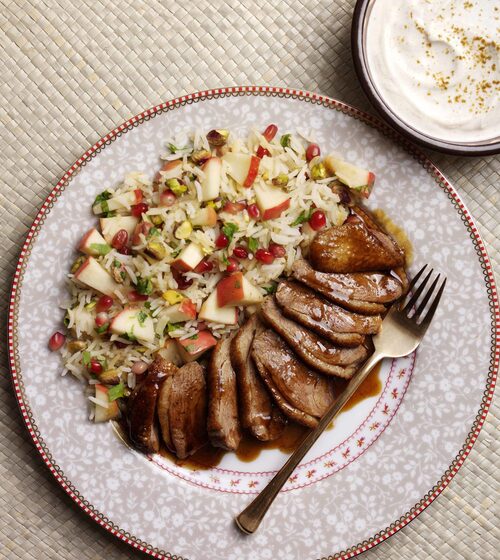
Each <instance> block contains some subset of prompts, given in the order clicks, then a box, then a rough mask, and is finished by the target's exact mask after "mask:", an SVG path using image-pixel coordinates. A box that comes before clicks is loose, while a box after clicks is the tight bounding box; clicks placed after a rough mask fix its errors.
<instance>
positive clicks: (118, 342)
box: [115, 340, 128, 348]
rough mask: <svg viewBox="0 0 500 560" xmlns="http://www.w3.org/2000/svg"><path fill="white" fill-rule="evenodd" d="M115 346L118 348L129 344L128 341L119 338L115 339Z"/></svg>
mask: <svg viewBox="0 0 500 560" xmlns="http://www.w3.org/2000/svg"><path fill="white" fill-rule="evenodd" d="M115 346H116V347H117V348H126V347H127V346H128V344H127V343H126V342H120V341H119V340H115Z"/></svg>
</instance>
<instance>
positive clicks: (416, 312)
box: [414, 274, 441, 321]
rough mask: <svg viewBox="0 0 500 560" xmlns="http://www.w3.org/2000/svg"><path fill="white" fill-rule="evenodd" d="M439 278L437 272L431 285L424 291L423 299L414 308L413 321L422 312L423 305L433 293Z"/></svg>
mask: <svg viewBox="0 0 500 560" xmlns="http://www.w3.org/2000/svg"><path fill="white" fill-rule="evenodd" d="M440 278H441V274H438V275H437V277H436V279H435V280H434V282H433V283H432V286H431V287H430V288H429V289H428V290H427V292H426V293H425V296H424V299H423V300H422V301H421V302H420V303H419V304H418V307H417V309H416V310H415V316H414V319H415V321H417V320H418V318H419V317H420V315H421V314H422V313H423V311H424V309H425V306H426V305H427V303H428V302H429V300H430V299H431V296H432V294H433V293H434V290H435V289H436V286H437V283H438V282H439V279H440Z"/></svg>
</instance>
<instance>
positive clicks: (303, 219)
mask: <svg viewBox="0 0 500 560" xmlns="http://www.w3.org/2000/svg"><path fill="white" fill-rule="evenodd" d="M312 213H313V210H312V208H310V209H309V210H308V211H307V212H306V211H305V210H304V211H303V212H301V213H300V216H299V217H298V218H297V219H296V220H294V221H293V222H292V223H291V224H290V225H291V226H292V227H293V226H298V225H300V224H303V223H304V222H308V221H309V218H310V217H311V215H312Z"/></svg>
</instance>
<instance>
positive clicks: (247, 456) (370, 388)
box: [160, 363, 382, 471]
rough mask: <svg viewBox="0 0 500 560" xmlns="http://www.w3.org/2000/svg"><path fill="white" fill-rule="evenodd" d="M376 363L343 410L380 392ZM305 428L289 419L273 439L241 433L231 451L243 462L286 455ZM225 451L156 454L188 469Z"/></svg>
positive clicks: (213, 461)
mask: <svg viewBox="0 0 500 560" xmlns="http://www.w3.org/2000/svg"><path fill="white" fill-rule="evenodd" d="M380 366H381V363H379V364H377V365H376V366H375V367H374V368H373V369H372V371H371V372H370V373H369V375H368V377H367V378H366V379H365V380H364V381H363V383H362V384H361V386H360V387H359V389H358V390H357V391H356V392H355V393H354V395H353V396H352V397H351V398H350V399H349V402H348V403H347V404H346V405H345V407H344V409H343V410H349V409H351V408H353V407H354V406H355V405H356V404H358V403H359V402H361V401H363V400H365V399H367V398H369V397H374V396H376V395H379V394H380V393H381V392H382V382H381V380H380V376H379V372H380ZM347 383H348V382H347V381H344V380H339V381H338V385H337V387H338V392H339V393H340V392H341V391H342V390H343V389H344V387H345V386H346V385H347ZM341 414H342V413H341ZM333 428H334V425H333V423H332V424H330V426H328V428H327V430H332V429H333ZM307 431H308V428H305V427H304V426H300V425H299V424H295V423H293V422H291V423H289V424H287V426H286V427H285V429H284V430H283V433H282V434H281V436H280V437H279V438H278V439H276V440H274V441H259V440H257V439H255V438H254V437H253V436H251V435H250V434H247V433H245V434H244V435H243V438H242V440H241V442H240V446H239V447H238V449H237V450H236V451H235V452H234V453H235V455H236V457H238V459H240V461H243V462H245V463H250V462H251V461H254V460H255V459H257V457H258V456H259V455H260V454H261V452H262V451H263V450H264V449H279V450H280V451H282V452H283V453H288V454H290V453H292V452H293V451H294V450H295V448H296V447H297V446H298V444H299V442H300V441H301V439H302V437H303V436H304V434H305V433H306V432H307ZM226 453H229V451H225V450H224V449H219V448H216V447H212V446H211V445H206V446H205V447H202V448H201V449H199V450H198V451H197V452H196V453H194V454H193V455H191V456H190V457H188V458H187V459H179V458H177V457H176V456H175V455H174V454H173V453H171V452H170V451H168V449H165V448H164V447H162V449H161V450H160V455H162V457H165V458H167V459H169V460H170V461H172V463H175V464H176V465H178V466H180V467H184V468H186V469H189V470H191V471H199V470H206V469H210V468H212V467H216V466H217V465H218V464H219V463H220V462H221V461H222V458H223V457H224V455H225V454H226Z"/></svg>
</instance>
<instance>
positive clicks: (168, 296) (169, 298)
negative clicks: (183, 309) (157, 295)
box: [161, 290, 184, 305]
mask: <svg viewBox="0 0 500 560" xmlns="http://www.w3.org/2000/svg"><path fill="white" fill-rule="evenodd" d="M161 297H162V298H163V299H164V300H165V301H166V302H167V303H169V304H170V305H175V304H176V303H180V302H181V301H182V300H183V299H184V296H183V295H182V294H180V293H179V292H177V291H176V290H167V291H166V292H163V293H162V294H161Z"/></svg>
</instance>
